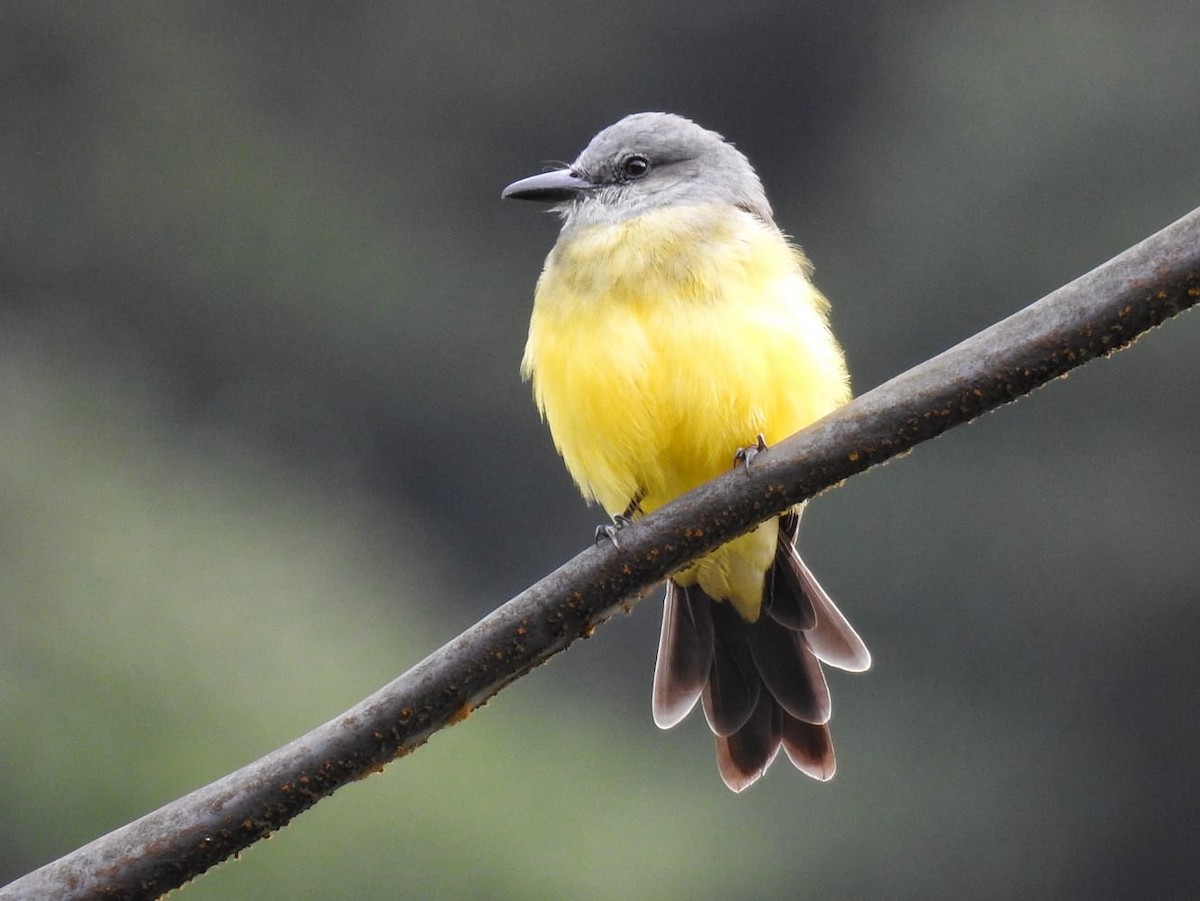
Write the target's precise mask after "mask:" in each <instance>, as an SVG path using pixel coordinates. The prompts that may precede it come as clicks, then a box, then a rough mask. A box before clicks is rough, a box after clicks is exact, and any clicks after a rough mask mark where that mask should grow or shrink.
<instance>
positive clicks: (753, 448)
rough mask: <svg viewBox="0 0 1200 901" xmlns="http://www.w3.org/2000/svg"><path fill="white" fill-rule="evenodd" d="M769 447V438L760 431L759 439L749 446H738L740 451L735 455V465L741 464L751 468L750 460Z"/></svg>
mask: <svg viewBox="0 0 1200 901" xmlns="http://www.w3.org/2000/svg"><path fill="white" fill-rule="evenodd" d="M766 449H767V439H766V438H764V437H763V436H762V433H759V436H758V440H757V441H755V443H754V444H752V445H750V446H749V447H741V448H738V452H737V453H736V454H734V455H733V465H734V466H737V465H738V464H741V465H742V466H745V467H746V468H747V469H749V468H750V462H751V461H752V460H753V459H754V458H755V457H757V456H758V455H759V454H761V453H762V452H763V451H765V450H766Z"/></svg>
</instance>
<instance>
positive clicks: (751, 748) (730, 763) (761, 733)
mask: <svg viewBox="0 0 1200 901" xmlns="http://www.w3.org/2000/svg"><path fill="white" fill-rule="evenodd" d="M783 719H784V717H783V716H781V715H780V710H779V706H778V705H777V704H775V702H774V701H773V700H772V699H771V696H770V694H768V693H767V692H765V691H764V692H761V693H760V694H759V696H758V704H757V705H756V706H755V708H754V712H753V713H752V714H751V715H750V719H748V720H747V721H746V723H745V725H743V726H742V728H741V729H739V730H738V731H737V732H734V733H733V734H732V735H718V736H717V770H718V771H719V772H720V774H721V779H722V780H724V782H725V784H726V785H727V786H728V787H729V789H730V790H731V791H735V792H740V791H742V790H743V789H747V788H749V787H750V786H751V785H753V784H754V783H755V782H757V781H758V777H759V776H761V775H762V774H763V773H765V772H766V771H767V767H769V766H770V765H771V762H772V761H773V760H774V759H775V756H776V755H777V754H778V753H779V744H780V741H781V739H782V737H783Z"/></svg>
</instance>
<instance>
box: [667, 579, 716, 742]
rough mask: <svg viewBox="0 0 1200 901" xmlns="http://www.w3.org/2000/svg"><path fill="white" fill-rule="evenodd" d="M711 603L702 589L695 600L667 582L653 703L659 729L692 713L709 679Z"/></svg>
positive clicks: (711, 652) (679, 587)
mask: <svg viewBox="0 0 1200 901" xmlns="http://www.w3.org/2000/svg"><path fill="white" fill-rule="evenodd" d="M711 607H712V604H711V602H710V601H709V599H708V595H706V594H704V593H703V592H700V593H699V594H698V595H697V597H696V598H695V599H694V600H693V599H692V598H691V597H690V596H689V594H688V589H686V588H683V587H682V586H679V585H676V584H675V583H674V582H667V599H666V602H665V603H664V606H663V622H662V633H661V635H660V636H659V639H658V663H657V664H655V667H654V699H653V703H652V707H653V710H654V722H655V724H656V725H657V726H658V727H659V728H660V729H670V728H671V727H672V726H674V725H675V724H676V723H678V722H679V721H680V720H682V719H683V718H684V717H685V716H687V715H688V714H689V713H691V711H692V708H693V707H695V706H696V701H697V700H698V699H699V697H700V693H701V692H702V691H703V690H704V686H705V685H706V684H707V682H708V673H709V670H710V669H711V668H712V659H713V622H712V611H711Z"/></svg>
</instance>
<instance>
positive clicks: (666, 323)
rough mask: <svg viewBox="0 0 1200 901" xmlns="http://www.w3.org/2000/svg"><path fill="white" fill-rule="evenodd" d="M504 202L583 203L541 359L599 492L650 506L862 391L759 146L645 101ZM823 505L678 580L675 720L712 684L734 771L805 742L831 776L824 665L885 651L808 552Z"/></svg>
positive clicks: (549, 271)
mask: <svg viewBox="0 0 1200 901" xmlns="http://www.w3.org/2000/svg"><path fill="white" fill-rule="evenodd" d="M502 196H504V197H512V198H518V199H523V200H540V201H546V202H549V203H550V204H552V205H553V207H552V208H553V209H554V210H555V211H557V212H558V213H559V214H560V215H561V216H562V218H563V226H562V231H561V233H560V234H559V238H558V242H557V243H556V244H555V245H554V248H553V249H552V250H551V251H550V255H549V256H548V257H547V258H546V264H545V268H544V269H543V271H542V274H541V277H540V278H539V279H538V283H537V290H536V293H535V297H534V305H533V316H532V319H531V321H530V323H529V340H528V343H527V344H526V346H525V356H524V360H523V362H522V365H521V371H522V374H523V375H524V377H525V378H527V379H529V380H531V381H532V383H533V392H534V397H535V399H536V401H537V405H538V409H539V410H540V411H541V414H542V417H543V418H544V419H545V421H546V422H547V424H548V425H549V427H550V432H551V435H552V436H553V438H554V443H555V445H556V447H557V448H558V451H559V453H561V454H562V457H563V460H564V461H565V462H566V465H567V469H568V470H570V473H571V475H572V477H574V479H575V481H576V483H577V484H578V485H579V488H580V490H581V491H582V492H583V494H584V496H585V497H586V498H587V499H589V500H595V501H598V502H599V503H600V505H601V506H602V507H604V509H605V510H606V511H607V512H608V513H609V515H611V516H613V517H615V518H616V521H617V522H618V523H620V522H622V521H623V519H622V517H625V518H636V517H638V516H641V515H643V514H647V513H650V512H652V511H654V510H656V509H657V508H659V507H661V506H662V505H663V504H665V503H666V502H667V501H669V500H671V499H672V498H674V497H677V496H678V495H680V494H683V493H684V492H685V491H688V490H690V489H692V488H695V487H696V486H697V485H699V484H700V483H701V482H704V481H706V480H708V479H710V478H712V477H713V476H715V475H717V474H718V473H719V472H721V471H722V470H724V469H727V468H728V467H729V466H731V465H733V464H734V461H735V459H745V456H746V452H747V449H749V450H750V452H751V453H752V452H753V450H754V449H755V448H757V447H761V446H762V442H763V441H766V442H767V443H773V442H776V441H779V440H781V439H783V438H785V437H787V436H788V435H791V434H792V433H793V432H796V431H799V430H800V429H801V428H803V427H804V426H806V425H808V424H809V423H811V422H813V421H814V420H816V419H819V418H820V417H822V416H824V415H825V414H826V413H828V412H830V411H831V410H833V409H834V408H835V407H838V406H840V405H841V404H844V403H845V402H846V401H847V400H849V398H850V387H849V377H848V375H847V372H846V364H845V360H844V358H843V356H842V350H841V348H840V347H839V346H838V343H837V341H836V340H835V339H834V337H833V334H832V332H831V331H830V329H829V321H828V302H827V301H826V300H825V298H824V297H822V296H821V294H820V292H818V291H817V289H816V288H815V287H813V284H812V282H811V281H809V273H810V271H811V266H810V265H809V262H808V260H807V259H806V258H805V256H804V254H803V253H802V252H801V251H800V250H799V248H797V247H795V246H793V245H792V244H791V243H790V242H789V241H788V239H787V238H786V237H785V236H784V234H783V233H782V232H781V231H780V230H779V228H778V227H777V226H776V225H775V221H774V219H773V217H772V213H771V207H770V204H768V203H767V198H766V195H765V194H764V193H763V188H762V184H761V182H760V181H759V179H758V176H757V175H756V174H755V172H754V169H753V167H752V166H751V165H750V163H749V161H748V160H747V159H746V157H745V156H743V155H742V153H741V152H740V151H738V150H737V149H736V148H735V147H734V146H733V145H732V144H730V143H728V142H726V141H725V139H724V138H722V136H721V135H719V134H717V133H716V132H712V131H708V130H707V129H704V128H701V127H700V126H699V125H696V124H695V123H694V122H691V121H689V120H687V119H684V118H682V117H680V116H675V115H671V114H667V113H637V114H635V115H631V116H627V117H626V118H624V119H622V120H621V121H619V122H617V123H616V124H615V125H612V126H610V127H608V128H606V129H604V130H603V131H601V132H600V133H599V134H598V135H596V136H595V137H594V138H593V139H592V141H591V143H589V144H588V146H587V147H586V148H585V149H584V151H583V152H582V153H581V154H580V155H579V158H578V159H576V160H575V162H574V163H572V164H571V165H570V166H568V167H566V168H562V169H556V170H554V171H550V172H545V173H543V174H541V175H534V176H531V177H530V178H525V179H522V180H521V181H518V182H515V183H514V184H511V185H509V186H508V187H507V188H505V189H504V192H503V195H502ZM800 512H801V509H800V508H799V507H797V508H796V509H794V510H792V511H790V512H788V513H787V514H785V515H783V516H781V517H779V518H777V519H772V520H769V521H768V522H765V523H763V524H762V525H760V526H758V527H757V528H756V529H754V530H753V531H751V532H749V533H747V534H746V535H743V536H741V537H739V538H736V539H734V540H733V541H731V542H729V543H728V544H726V545H723V546H722V547H720V548H718V549H717V550H715V551H713V552H712V553H710V554H708V555H707V556H705V557H702V558H701V559H699V560H697V561H696V562H694V563H692V564H691V565H690V566H688V567H687V568H686V569H683V570H681V571H680V572H677V573H675V574H674V575H673V576H671V578H670V579H669V580H668V582H667V596H666V603H665V606H664V609H663V623H662V634H661V638H660V641H659V649H658V662H657V664H656V666H655V673H654V691H653V711H654V721H655V722H656V723H657V724H658V725H659V726H660V727H662V728H664V729H665V728H668V727H670V726H674V725H675V724H676V723H678V722H679V721H680V720H682V719H683V718H684V717H685V716H686V715H687V714H688V712H689V711H691V709H692V708H693V707H694V706H695V703H696V701H697V699H703V706H704V713H705V716H706V718H707V719H708V724H709V726H710V727H711V729H712V731H713V733H714V734H715V735H716V745H717V766H718V769H719V770H720V773H721V778H722V779H723V780H724V781H725V784H726V785H728V786H729V788H731V789H733V790H734V791H741V790H742V789H744V788H746V787H747V786H749V785H751V784H752V783H754V782H755V781H756V780H757V779H758V778H759V777H760V776H761V775H762V774H763V773H764V772H766V769H767V767H768V766H770V764H771V761H772V760H773V759H774V758H775V756H776V754H777V753H778V752H779V749H780V747H782V748H783V750H784V751H785V753H786V754H787V756H788V758H789V759H790V760H791V761H792V763H793V764H794V765H795V766H796V767H797V768H798V769H800V770H801V771H803V772H805V773H807V774H808V775H810V776H813V777H815V778H817V779H822V780H824V779H829V778H830V777H832V776H833V773H834V768H835V760H834V752H833V744H832V742H831V740H830V735H829V726H828V722H829V715H830V701H829V688H828V686H827V685H826V682H825V676H824V674H823V673H822V671H821V663H822V662H824V663H827V664H829V665H831V666H835V667H839V668H841V669H845V670H851V671H855V672H857V671H861V670H865V669H867V667H869V666H870V664H871V656H870V653H869V652H868V651H867V648H866V646H865V645H864V644H863V642H862V639H860V638H859V637H858V635H857V633H856V632H855V631H854V629H853V628H852V627H851V626H850V624H849V623H847V622H846V619H845V617H843V616H842V614H841V613H840V612H839V611H838V609H837V607H835V606H834V604H833V602H832V601H831V600H830V599H829V596H828V595H827V594H826V593H825V591H824V590H823V589H822V588H821V586H820V585H819V584H818V583H817V581H816V579H815V578H813V575H812V573H811V572H810V571H809V569H808V567H807V566H806V565H805V563H804V561H803V560H801V559H800V556H799V554H798V553H797V552H796V549H795V546H794V545H795V539H796V532H797V529H798V527H799V520H800Z"/></svg>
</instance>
